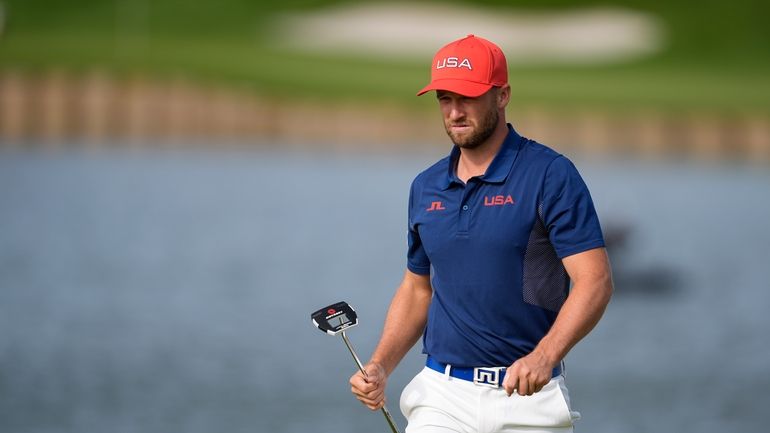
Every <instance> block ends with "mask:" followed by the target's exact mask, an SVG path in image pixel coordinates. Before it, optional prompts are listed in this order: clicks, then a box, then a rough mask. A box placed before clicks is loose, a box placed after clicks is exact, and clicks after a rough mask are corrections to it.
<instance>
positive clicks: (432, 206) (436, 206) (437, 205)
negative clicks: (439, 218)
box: [425, 201, 446, 212]
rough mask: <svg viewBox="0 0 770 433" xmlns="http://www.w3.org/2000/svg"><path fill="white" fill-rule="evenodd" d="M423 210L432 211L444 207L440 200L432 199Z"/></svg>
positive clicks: (443, 208)
mask: <svg viewBox="0 0 770 433" xmlns="http://www.w3.org/2000/svg"><path fill="white" fill-rule="evenodd" d="M425 210H426V211H428V212H433V211H434V210H446V208H445V207H444V205H443V204H442V203H441V202H440V201H432V202H430V207H429V208H427V209H425Z"/></svg>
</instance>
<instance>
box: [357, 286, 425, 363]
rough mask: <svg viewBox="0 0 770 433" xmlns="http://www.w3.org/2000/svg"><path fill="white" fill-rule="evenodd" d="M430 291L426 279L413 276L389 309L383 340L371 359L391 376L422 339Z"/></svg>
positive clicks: (395, 297)
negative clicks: (410, 350)
mask: <svg viewBox="0 0 770 433" xmlns="http://www.w3.org/2000/svg"><path fill="white" fill-rule="evenodd" d="M431 295H432V292H431V288H430V282H429V280H428V277H427V276H419V275H416V274H410V273H409V272H407V275H406V276H405V277H404V281H403V282H402V283H401V286H400V287H399V288H398V290H397V291H396V294H395V296H394V297H393V300H392V302H391V304H390V308H389V309H388V314H387V317H386V318H385V325H384V327H383V331H382V337H381V338H380V342H379V344H378V345H377V348H376V349H375V351H374V354H373V355H372V359H371V362H375V363H378V364H380V365H382V367H383V368H385V371H386V372H387V374H390V373H391V372H392V371H393V370H394V369H395V368H396V366H397V365H398V363H399V362H400V361H401V359H402V358H403V357H404V355H406V353H407V352H408V351H409V349H411V347H412V346H414V344H415V343H416V342H417V340H418V339H419V338H420V336H421V335H422V332H423V330H424V329H425V323H426V321H427V317H428V307H429V305H430V301H431Z"/></svg>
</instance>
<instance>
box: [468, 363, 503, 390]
mask: <svg viewBox="0 0 770 433" xmlns="http://www.w3.org/2000/svg"><path fill="white" fill-rule="evenodd" d="M500 370H501V368H500V367H476V368H474V369H473V383H474V384H476V385H481V386H488V387H491V388H499V387H500Z"/></svg>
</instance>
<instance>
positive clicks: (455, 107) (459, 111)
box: [449, 101, 465, 120]
mask: <svg viewBox="0 0 770 433" xmlns="http://www.w3.org/2000/svg"><path fill="white" fill-rule="evenodd" d="M463 117H465V110H464V109H463V107H462V105H461V104H459V103H458V102H456V101H453V102H452V105H451V106H450V107H449V119H450V120H460V119H462V118H463Z"/></svg>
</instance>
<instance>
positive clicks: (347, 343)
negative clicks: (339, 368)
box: [341, 331, 401, 433]
mask: <svg viewBox="0 0 770 433" xmlns="http://www.w3.org/2000/svg"><path fill="white" fill-rule="evenodd" d="M341 334H342V341H344V342H345V346H347V347H348V350H349V351H350V354H351V355H353V359H354V360H355V361H356V365H357V366H358V369H359V370H361V373H362V374H363V375H364V377H368V375H367V374H366V370H364V365H363V364H361V360H360V359H359V358H358V355H356V351H355V350H353V346H352V345H351V344H350V340H348V336H347V334H345V331H342V333H341ZM381 410H382V414H383V415H385V419H386V420H387V421H388V425H389V426H390V430H391V431H392V432H393V433H401V432H399V430H398V427H397V426H396V423H395V422H394V421H393V417H392V416H391V415H390V412H389V411H388V408H387V407H385V405H383V406H382V409H381Z"/></svg>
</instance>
